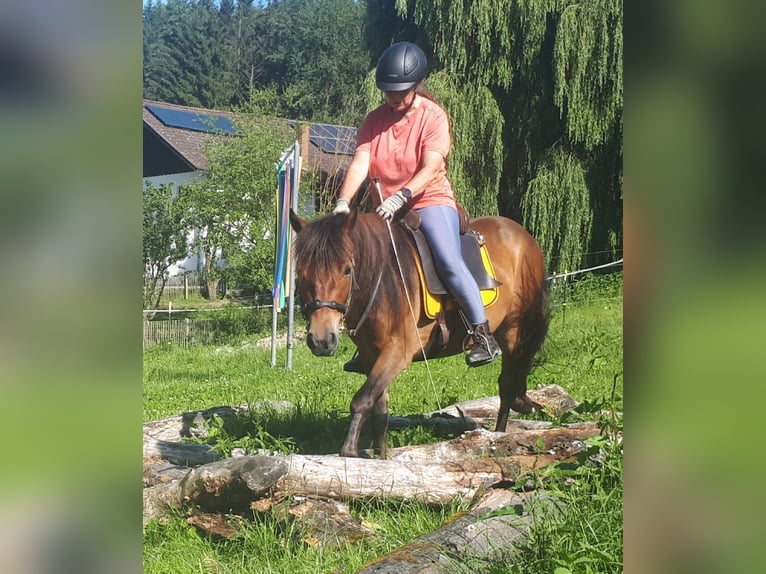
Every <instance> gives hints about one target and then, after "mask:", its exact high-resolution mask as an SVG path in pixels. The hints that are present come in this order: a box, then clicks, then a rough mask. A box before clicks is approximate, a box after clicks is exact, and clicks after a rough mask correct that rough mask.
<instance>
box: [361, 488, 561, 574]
mask: <svg viewBox="0 0 766 574" xmlns="http://www.w3.org/2000/svg"><path fill="white" fill-rule="evenodd" d="M557 511H558V508H557V507H556V506H555V505H554V504H553V503H552V502H551V501H550V500H549V499H548V498H547V497H546V496H545V495H544V494H543V495H541V494H538V493H536V492H531V493H517V492H511V491H508V490H503V489H492V490H489V491H488V492H486V493H485V494H484V495H483V496H482V497H481V498H480V499H479V501H478V502H477V504H475V505H474V506H473V508H471V510H469V511H468V512H466V513H464V514H461V515H459V516H458V517H457V518H456V519H455V520H452V521H450V522H449V523H448V524H446V525H445V526H443V527H441V528H440V529H438V530H436V531H434V532H431V533H429V534H426V535H425V536H421V537H420V538H417V539H415V540H413V541H412V542H410V543H408V544H405V545H404V546H401V547H399V548H397V549H396V550H394V551H393V552H389V553H388V554H386V555H384V556H381V557H380V558H377V559H376V560H373V561H372V562H369V563H368V564H366V565H365V566H363V567H362V568H361V569H360V570H358V571H357V574H373V573H375V574H416V573H418V574H426V573H428V574H437V573H445V574H473V573H474V572H485V571H487V564H486V561H487V560H498V559H503V561H504V562H505V563H506V564H507V563H509V561H510V560H511V559H512V556H511V552H512V549H513V547H514V545H518V544H519V543H520V542H522V541H524V540H526V539H527V537H528V536H529V531H530V529H531V526H532V524H533V522H534V515H535V513H536V512H545V513H550V512H557Z"/></svg>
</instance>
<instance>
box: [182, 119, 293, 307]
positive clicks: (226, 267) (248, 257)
mask: <svg viewBox="0 0 766 574" xmlns="http://www.w3.org/2000/svg"><path fill="white" fill-rule="evenodd" d="M234 124H235V125H236V127H237V129H238V131H239V135H237V136H234V137H232V136H211V138H210V139H209V141H208V142H207V144H206V145H205V155H206V156H207V159H208V169H207V177H206V178H205V179H204V180H200V181H198V182H195V183H192V184H188V185H186V186H184V188H183V195H184V198H185V202H186V206H187V208H188V216H187V222H188V224H189V225H191V226H193V227H194V228H195V229H197V233H196V239H195V242H194V245H195V247H199V248H200V250H201V252H202V253H203V254H204V262H203V278H204V281H205V285H206V290H205V291H206V297H207V298H208V299H210V300H215V299H216V298H217V291H218V284H219V281H220V280H221V279H223V278H225V279H227V280H228V281H243V282H246V283H247V284H249V285H253V286H254V287H255V288H256V289H258V290H265V289H268V287H269V285H270V278H271V273H272V269H273V258H274V253H273V239H272V238H271V237H270V234H271V233H272V229H273V226H274V213H275V205H276V201H275V188H276V170H275V162H276V161H277V159H278V158H279V156H280V155H281V153H282V151H283V150H284V149H285V148H287V147H288V146H289V145H290V143H292V141H293V140H294V131H293V130H292V129H291V128H289V127H288V125H287V123H286V122H284V121H281V120H268V119H263V118H257V117H254V116H252V115H247V114H238V115H237V116H236V118H235V120H234Z"/></svg>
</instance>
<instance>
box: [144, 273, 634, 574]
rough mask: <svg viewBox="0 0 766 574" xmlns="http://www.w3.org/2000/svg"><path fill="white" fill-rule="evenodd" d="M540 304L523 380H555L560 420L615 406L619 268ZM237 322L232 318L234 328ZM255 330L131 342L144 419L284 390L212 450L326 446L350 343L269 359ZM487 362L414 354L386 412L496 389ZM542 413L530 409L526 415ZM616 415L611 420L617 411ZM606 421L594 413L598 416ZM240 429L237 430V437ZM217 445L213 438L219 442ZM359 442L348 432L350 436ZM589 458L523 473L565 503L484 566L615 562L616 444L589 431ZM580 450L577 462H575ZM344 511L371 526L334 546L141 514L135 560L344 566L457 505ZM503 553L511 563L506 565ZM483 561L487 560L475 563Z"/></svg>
mask: <svg viewBox="0 0 766 574" xmlns="http://www.w3.org/2000/svg"><path fill="white" fill-rule="evenodd" d="M552 303H553V315H552V320H551V326H550V329H549V336H548V339H547V341H546V344H545V346H544V349H543V353H542V356H543V357H544V363H543V364H542V365H541V366H540V367H538V368H537V369H536V370H535V371H534V372H533V374H532V376H531V377H530V379H529V387H530V388H533V387H534V386H536V385H538V384H551V383H556V384H559V385H561V386H562V387H563V388H564V389H565V390H566V391H567V392H569V393H570V394H571V395H572V396H573V397H574V398H575V399H577V400H578V401H580V402H581V403H582V405H581V407H580V408H579V409H578V412H577V413H572V414H569V415H565V419H566V420H576V419H583V420H593V419H594V418H599V417H600V418H602V419H604V420H605V421H609V420H611V418H610V417H604V414H603V412H604V411H605V410H606V411H608V410H610V409H614V410H615V411H617V412H619V413H621V412H622V410H623V404H622V394H623V393H622V276H621V274H615V275H610V276H593V277H586V278H585V279H582V280H580V281H577V282H576V283H575V284H573V285H569V286H566V287H563V286H557V287H556V288H555V289H554V290H553V291H552ZM233 331H234V332H237V329H233ZM267 335H268V331H267V332H265V333H264V332H260V333H258V334H257V335H251V336H244V335H241V334H240V335H235V336H232V337H231V338H230V340H229V341H228V342H227V343H226V344H217V345H210V346H197V347H192V348H189V349H181V348H172V347H171V348H166V347H157V348H151V349H149V350H147V351H146V352H145V353H144V420H145V421H150V420H155V419H159V418H162V417H165V416H169V415H175V414H178V413H181V412H186V411H193V410H199V409H206V408H211V407H215V406H221V405H238V404H242V403H247V404H253V403H256V402H257V401H260V400H267V399H268V400H287V401H290V402H292V403H293V404H295V405H296V409H295V410H294V411H291V412H288V413H286V414H273V413H272V414H269V415H266V416H263V417H260V418H257V419H256V418H253V419H251V420H245V421H244V422H243V427H242V429H241V430H242V432H243V433H244V434H243V435H242V436H238V437H231V436H227V435H226V434H225V433H222V435H221V441H222V444H221V446H222V448H223V449H224V450H225V449H227V448H231V447H232V446H235V445H236V446H244V447H245V448H248V449H254V448H256V447H258V445H261V444H262V445H265V446H267V447H268V448H273V449H274V450H279V451H280V452H300V453H331V452H333V453H334V452H338V450H339V448H340V445H341V443H342V441H343V439H344V437H345V432H346V428H347V424H348V407H349V402H350V400H351V397H352V396H353V394H354V393H355V392H356V390H357V389H358V388H359V386H360V385H361V383H362V382H363V380H364V379H363V377H361V376H360V375H356V374H351V373H345V372H343V371H342V368H341V367H342V365H343V363H344V362H345V361H346V360H348V359H349V358H350V357H351V355H352V354H353V345H352V344H351V342H350V341H349V340H348V338H345V337H344V338H343V339H342V342H341V348H340V350H339V353H338V354H337V355H336V356H334V357H331V358H325V359H320V358H316V357H313V356H312V355H311V353H310V352H309V350H308V349H307V348H306V346H305V345H304V344H302V341H297V342H296V346H295V348H294V349H293V370H291V371H288V370H286V369H285V368H284V364H285V353H286V351H285V350H284V349H280V350H279V352H278V357H277V365H278V366H277V367H275V368H272V367H271V366H270V350H269V349H268V348H265V349H264V348H259V347H257V346H256V345H255V341H256V340H257V339H258V338H260V337H263V336H267ZM499 368H500V365H499V361H496V362H495V363H492V364H490V365H488V366H485V367H481V368H478V369H468V368H467V367H466V366H465V364H464V362H463V360H462V358H461V357H451V358H447V359H442V360H439V361H431V362H430V363H429V364H428V366H426V365H425V364H422V363H419V364H415V365H413V366H412V367H410V368H409V369H408V370H407V371H405V372H404V373H402V374H401V375H399V377H398V378H397V379H396V380H395V381H394V383H393V384H392V385H391V389H390V403H389V410H390V413H391V414H392V415H412V414H419V413H424V412H429V411H433V410H436V409H438V408H440V407H444V406H447V405H449V404H451V403H455V402H459V401H465V400H469V399H474V398H480V397H484V396H489V395H495V394H497V388H496V380H497V375H498V372H499ZM531 416H535V417H541V416H542V415H531ZM615 420H616V421H617V424H618V425H619V426H621V425H622V417H621V415H618V416H616V418H615ZM605 424H606V423H605ZM438 439H439V437H436V436H433V435H432V434H431V432H430V431H426V430H424V429H420V428H416V429H403V430H397V431H391V432H390V437H389V443H390V445H391V446H393V447H395V446H401V445H405V444H421V443H424V442H429V441H433V440H438ZM237 441H239V442H237ZM224 443H225V444H224ZM365 446H369V445H368V444H364V443H363V444H360V447H365ZM592 448H593V453H597V452H598V453H599V455H598V457H599V458H598V463H597V464H594V463H593V462H592V460H591V461H590V462H587V461H586V460H583V461H582V463H583V464H580V465H579V466H578V467H577V469H576V470H571V469H568V468H566V467H553V468H549V469H545V470H544V471H541V472H540V473H538V474H536V475H533V476H529V477H526V480H528V481H532V482H534V483H536V484H537V485H538V486H544V487H545V488H546V489H548V490H549V491H551V492H553V493H554V495H555V496H556V497H558V498H559V499H560V500H562V501H564V502H566V503H567V504H565V505H563V506H562V508H565V510H564V512H563V514H562V515H560V516H548V515H542V516H540V517H539V522H537V523H536V528H535V530H534V533H533V535H532V537H531V538H530V539H529V540H528V542H527V543H526V544H525V545H523V546H522V547H521V548H520V550H519V555H518V557H517V560H518V561H519V562H517V563H516V562H514V561H498V562H497V563H495V564H492V565H489V566H488V568H490V569H491V571H492V572H495V573H497V574H499V573H502V572H508V573H511V572H513V573H515V572H525V573H536V572H541V573H542V572H547V573H551V572H554V571H555V570H556V569H557V568H558V569H559V570H558V571H557V572H560V573H561V574H566V572H567V570H569V571H571V572H619V571H621V570H622V568H621V564H622V449H621V446H617V445H616V444H615V443H605V442H601V443H597V444H595V445H594V446H593V447H592ZM586 462H587V464H585V463H586ZM350 507H351V511H352V513H353V514H354V515H355V516H356V517H357V518H360V519H365V520H367V521H368V522H370V523H373V524H376V525H377V528H376V529H375V535H374V536H373V537H371V538H369V539H365V540H363V541H359V542H357V543H354V544H349V545H347V546H344V547H343V548H342V549H340V550H338V549H332V548H322V547H319V546H312V545H309V544H306V543H305V542H301V541H300V540H295V539H294V537H291V536H290V532H288V531H285V528H284V527H283V526H280V524H279V523H278V521H277V520H276V518H273V519H269V518H268V517H267V518H261V519H259V521H256V522H249V523H248V524H247V526H245V527H243V528H242V529H241V530H240V532H239V533H238V534H237V535H235V536H234V537H233V538H231V539H228V540H226V541H219V542H216V541H210V540H207V539H206V538H204V537H202V536H201V535H200V534H198V533H197V531H196V530H195V529H194V528H193V527H192V526H190V525H188V524H186V522H185V521H184V520H183V518H177V519H174V520H172V521H170V523H168V524H156V523H153V524H150V525H149V526H148V527H147V529H146V532H145V544H144V569H145V572H149V573H152V572H154V573H160V572H183V573H186V572H258V573H260V572H274V573H281V572H290V573H294V572H296V573H297V572H312V573H313V572H341V571H342V572H353V571H355V570H356V569H357V568H358V567H359V566H361V565H362V564H363V563H364V562H366V561H368V560H372V559H374V558H375V557H377V556H379V555H381V554H383V553H385V552H388V551H390V550H392V549H394V548H396V547H397V546H399V545H401V544H404V543H407V542H408V541H410V540H412V539H414V538H416V537H418V536H421V535H423V534H425V533H427V532H430V531H432V530H434V529H436V528H438V527H439V526H440V525H442V524H443V523H444V522H445V521H446V520H447V519H448V518H449V516H451V515H452V514H453V513H454V512H456V511H457V510H458V507H457V506H455V507H452V508H442V509H431V508H428V507H425V506H423V505H421V504H417V503H408V504H391V503H386V502H368V503H363V504H362V503H356V504H351V505H350ZM508 564H514V565H512V566H509V565H508ZM488 571H490V570H488Z"/></svg>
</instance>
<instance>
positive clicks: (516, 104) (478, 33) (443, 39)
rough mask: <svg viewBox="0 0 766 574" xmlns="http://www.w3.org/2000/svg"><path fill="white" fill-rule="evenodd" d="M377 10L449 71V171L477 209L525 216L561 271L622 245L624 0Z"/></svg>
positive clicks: (486, 0) (382, 32)
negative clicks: (451, 140)
mask: <svg viewBox="0 0 766 574" xmlns="http://www.w3.org/2000/svg"><path fill="white" fill-rule="evenodd" d="M392 14H393V15H395V16H396V18H392V17H391V15H392ZM397 18H398V20H397ZM369 19H371V20H372V21H374V22H375V23H376V25H377V26H378V30H377V31H374V34H375V35H376V36H378V37H381V36H383V37H387V38H388V39H389V40H393V41H398V40H405V39H406V40H412V41H415V42H418V43H419V44H420V45H421V46H422V47H423V48H424V49H425V50H426V52H427V53H428V54H429V55H430V56H431V58H430V61H431V67H432V69H433V70H440V71H441V72H442V73H443V75H444V76H445V77H446V78H449V81H447V80H441V79H438V80H437V78H438V77H439V76H440V75H441V74H436V75H435V76H434V77H433V79H434V80H437V81H436V82H435V83H436V84H443V85H447V84H449V85H448V87H449V89H448V90H446V91H445V92H444V93H445V94H447V97H443V100H444V104H445V107H446V108H447V110H448V112H449V113H450V117H451V120H452V127H453V132H454V135H455V144H454V145H455V147H454V149H455V154H454V156H453V158H452V161H451V163H450V175H451V176H452V177H453V179H455V180H456V182H462V183H463V184H466V188H465V189H462V190H461V189H460V187H459V185H458V183H456V188H458V193H459V194H460V193H462V194H463V196H462V197H461V199H462V200H463V201H464V203H466V204H467V206H468V207H469V209H471V208H473V209H471V210H472V211H473V212H474V213H477V212H480V211H481V212H494V211H495V210H496V211H497V212H499V213H500V214H502V215H506V216H509V217H513V218H515V219H519V220H522V221H523V223H524V224H525V225H527V226H528V227H529V228H530V230H531V231H532V233H533V234H534V235H535V236H536V237H537V238H538V240H539V241H540V243H541V244H542V245H543V246H544V247H545V249H546V255H547V258H548V261H549V266H550V267H551V269H552V270H563V269H566V268H569V269H571V268H572V267H574V266H576V265H579V264H581V263H582V262H583V258H584V255H585V253H587V252H589V251H591V252H601V253H602V257H604V256H606V257H608V256H611V254H607V252H609V251H616V250H617V249H620V248H621V244H622V231H621V230H622V199H621V198H622V190H621V183H622V21H623V15H622V3H621V2H620V1H619V0H582V1H580V2H573V1H571V0H511V1H509V0H481V1H476V2H462V1H456V2H445V1H443V0H388V1H385V0H368V20H369ZM386 26H387V27H386ZM370 34H371V31H369V30H368V35H370ZM380 43H381V42H380V40H378V43H377V44H372V43H370V45H371V46H378V45H380ZM496 110H497V112H496ZM492 128H497V129H502V136H501V137H500V138H497V139H493V138H491V137H490V138H488V137H487V136H488V135H489V134H490V133H491V129H492ZM498 142H501V145H497V143H498ZM498 158H499V159H498ZM498 165H500V166H501V168H500V169H499V170H498V171H499V175H497V176H496V177H488V176H486V174H487V173H489V172H491V171H492V170H495V169H497V168H496V166H498ZM479 173H483V174H485V175H484V176H482V177H481V181H482V184H481V186H480V187H474V188H472V189H473V191H468V188H467V186H468V184H471V185H475V181H474V179H475V178H476V177H477V174H479ZM471 193H473V194H474V195H473V196H471ZM480 196H481V199H480V198H479V197H480ZM490 203H492V204H493V205H494V206H495V209H491V208H488V207H487V205H489V204H490ZM475 207H478V208H480V209H478V210H477V209H475ZM588 261H589V262H596V261H598V257H595V258H589V259H588Z"/></svg>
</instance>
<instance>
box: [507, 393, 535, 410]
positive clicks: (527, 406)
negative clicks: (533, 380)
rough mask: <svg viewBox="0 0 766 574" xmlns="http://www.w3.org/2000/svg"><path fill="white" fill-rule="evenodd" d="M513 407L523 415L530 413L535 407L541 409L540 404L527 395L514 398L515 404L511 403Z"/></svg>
mask: <svg viewBox="0 0 766 574" xmlns="http://www.w3.org/2000/svg"><path fill="white" fill-rule="evenodd" d="M511 408H512V409H513V410H514V411H516V412H517V413H520V414H522V415H528V414H529V413H531V412H532V411H534V410H535V409H537V410H539V408H540V405H538V404H537V403H533V402H532V400H531V399H530V398H529V397H528V396H526V395H525V396H523V397H519V398H517V399H514V401H513V404H512V405H511Z"/></svg>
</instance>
